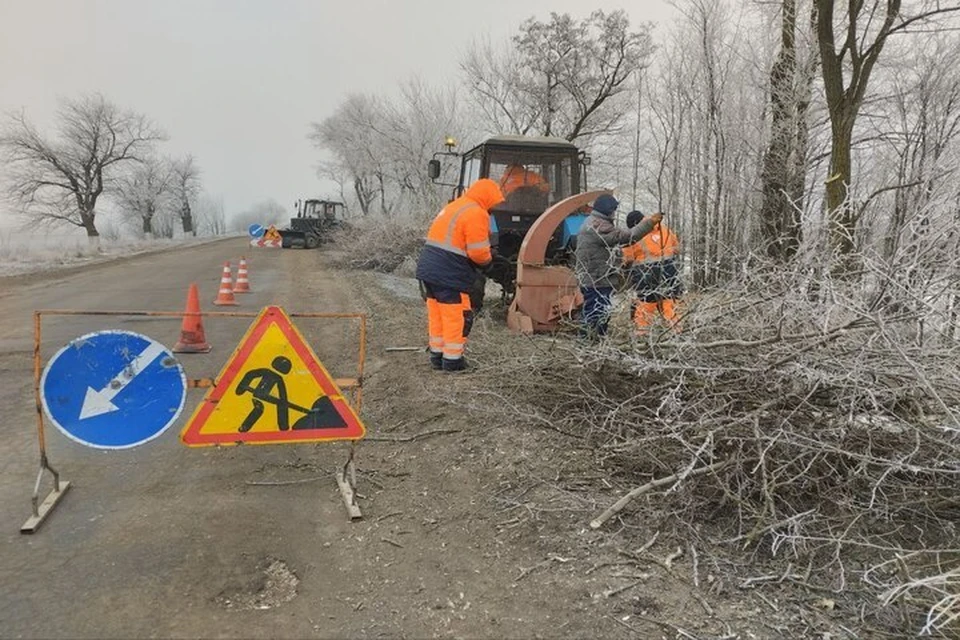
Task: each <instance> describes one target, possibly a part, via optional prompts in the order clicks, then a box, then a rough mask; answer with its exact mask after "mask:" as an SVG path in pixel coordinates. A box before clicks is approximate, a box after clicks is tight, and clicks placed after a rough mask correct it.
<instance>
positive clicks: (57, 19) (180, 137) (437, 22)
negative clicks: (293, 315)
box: [0, 0, 672, 215]
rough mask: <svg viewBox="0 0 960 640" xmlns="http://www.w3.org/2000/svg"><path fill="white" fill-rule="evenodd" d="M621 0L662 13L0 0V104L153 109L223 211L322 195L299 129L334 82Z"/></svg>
mask: <svg viewBox="0 0 960 640" xmlns="http://www.w3.org/2000/svg"><path fill="white" fill-rule="evenodd" d="M620 7H624V8H626V9H627V10H628V12H629V13H630V15H631V22H633V23H636V22H639V21H648V20H649V21H653V22H657V23H660V24H662V23H664V22H665V21H666V20H668V19H669V16H670V15H671V12H672V9H670V8H669V7H668V6H667V4H666V2H665V1H664V0H632V1H629V2H628V1H626V0H621V1H620V2H607V1H605V0H521V1H515V0H482V1H480V2H473V3H467V2H464V1H462V0H456V1H449V0H448V1H446V2H442V1H440V0H381V1H372V0H335V1H329V0H256V1H255V0H216V1H215V0H149V1H148V0H42V1H41V0H0V111H2V112H9V111H11V110H19V109H21V108H22V109H25V110H26V112H27V115H28V117H29V118H30V119H32V120H33V121H34V122H36V123H37V124H39V125H41V126H42V127H47V126H49V124H50V122H51V118H52V115H53V112H54V111H55V109H56V106H57V99H58V97H62V96H67V97H72V96H76V95H79V94H81V93H84V92H100V93H102V94H104V96H106V97H107V98H108V99H110V100H112V101H114V102H116V103H117V104H118V105H121V106H124V107H129V108H132V109H134V110H137V111H140V112H142V113H145V114H147V115H149V116H150V117H151V118H153V119H154V120H155V121H156V122H157V123H158V124H159V125H160V126H161V127H162V128H163V129H164V130H165V132H166V133H167V134H168V136H169V138H170V140H169V142H167V143H166V144H165V150H166V151H167V152H168V153H171V154H182V153H186V152H190V153H193V154H194V155H195V156H196V157H197V160H198V161H199V164H200V166H201V168H202V170H203V179H204V186H205V188H206V189H207V191H208V192H210V193H212V194H215V195H222V196H223V198H224V201H225V204H226V208H227V212H228V215H229V214H230V213H231V212H235V211H239V210H242V209H245V208H247V207H249V206H250V205H251V204H253V203H254V202H256V201H258V200H263V199H265V198H274V199H276V200H278V201H280V202H281V203H282V204H284V205H290V204H291V203H292V202H293V201H294V200H295V199H297V198H299V197H304V196H322V195H333V192H332V191H329V185H326V184H324V183H322V182H321V181H320V180H319V179H318V178H317V177H316V174H315V166H316V163H317V161H318V160H319V158H320V155H319V152H318V151H317V150H315V149H314V148H313V147H312V146H311V145H310V143H309V142H308V141H307V139H306V134H307V132H308V127H309V123H310V122H312V121H319V120H322V119H323V118H324V117H325V116H327V115H329V114H330V113H332V112H333V110H334V109H335V108H336V106H337V104H338V103H339V102H340V101H341V100H342V99H343V98H344V96H346V95H347V94H348V93H350V92H357V91H364V92H391V91H393V90H394V89H395V87H396V84H397V82H398V81H399V80H403V79H406V78H409V77H410V76H412V75H419V76H420V77H422V78H423V79H424V80H426V81H428V82H440V81H443V80H445V79H452V78H454V77H455V76H456V74H457V63H458V60H459V58H460V55H461V53H462V51H463V50H464V48H465V46H466V45H467V44H468V43H469V42H470V41H471V40H472V39H474V38H476V37H478V36H483V35H489V36H490V37H492V38H493V39H497V38H506V37H507V36H509V35H510V34H512V33H513V32H514V31H515V30H516V28H517V26H518V25H519V23H520V22H521V21H522V20H523V19H525V18H527V17H529V16H532V15H533V16H537V17H539V18H545V17H547V16H548V15H549V13H550V11H557V12H569V13H571V14H573V15H574V16H577V17H583V16H586V15H587V14H589V13H590V11H592V10H593V9H598V8H599V9H605V10H612V9H617V8H620ZM438 143H439V141H438ZM0 170H2V167H0Z"/></svg>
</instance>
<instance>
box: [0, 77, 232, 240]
mask: <svg viewBox="0 0 960 640" xmlns="http://www.w3.org/2000/svg"><path fill="white" fill-rule="evenodd" d="M56 123H57V124H56V130H55V132H41V131H40V130H38V129H37V127H36V126H35V125H34V124H33V123H32V122H31V121H30V120H29V119H28V118H27V116H26V114H25V113H22V112H21V113H17V114H12V115H10V116H9V117H8V119H7V121H6V122H5V123H4V125H3V126H2V128H0V159H2V161H3V166H4V170H5V171H4V173H5V178H6V179H5V181H4V188H5V190H6V194H7V196H8V198H9V199H10V200H11V201H12V202H13V204H14V206H15V208H16V210H17V211H18V212H19V213H21V214H23V215H25V216H27V217H28V218H29V219H30V220H32V221H35V222H40V223H43V222H46V223H62V224H70V225H74V226H77V227H80V228H82V229H84V230H85V231H86V233H87V236H88V237H89V238H90V239H91V241H94V242H96V241H98V239H99V237H100V230H99V229H98V227H97V215H98V213H99V211H100V210H101V209H102V207H103V205H104V203H105V202H109V203H110V204H111V205H112V206H113V207H114V208H116V209H118V210H119V212H120V214H121V217H122V219H123V220H124V221H126V222H129V223H130V224H132V225H133V228H134V231H135V232H138V233H140V234H142V235H143V236H145V237H148V238H151V237H173V235H174V234H175V233H177V232H180V233H183V234H185V235H197V233H201V234H213V235H216V234H222V233H224V232H225V231H226V218H225V215H224V211H223V203H222V200H218V199H216V198H212V197H211V196H208V195H206V194H203V192H202V189H201V182H200V168H199V166H198V165H197V162H196V160H195V159H194V157H193V156H192V155H189V154H188V155H186V156H183V157H179V158H172V157H169V156H165V155H163V154H162V153H161V152H160V149H159V145H160V143H161V142H163V141H164V140H165V139H166V136H165V135H164V133H163V132H162V131H161V130H160V129H159V128H158V127H157V126H156V125H155V124H154V123H153V122H151V121H150V120H149V119H148V118H147V117H146V116H145V115H142V114H139V113H135V112H133V111H130V110H126V109H122V108H121V107H118V106H117V105H115V104H113V103H112V102H110V101H109V100H107V99H106V98H104V97H103V96H102V95H99V94H92V95H85V96H81V97H79V98H76V99H67V100H63V101H61V104H60V108H59V110H58V112H57V116H56Z"/></svg>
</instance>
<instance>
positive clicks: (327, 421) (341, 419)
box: [180, 307, 365, 446]
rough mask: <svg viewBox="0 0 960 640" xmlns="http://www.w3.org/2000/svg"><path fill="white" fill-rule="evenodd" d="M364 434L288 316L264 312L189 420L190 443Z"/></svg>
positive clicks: (185, 438) (186, 436)
mask: <svg viewBox="0 0 960 640" xmlns="http://www.w3.org/2000/svg"><path fill="white" fill-rule="evenodd" d="M364 433H365V429H364V427H363V424H361V422H360V418H359V417H357V414H356V413H355V412H354V411H353V409H352V408H351V407H350V405H349V404H348V403H347V401H346V400H345V399H344V397H343V392H341V391H340V389H339V388H338V387H337V385H336V383H335V382H334V381H333V378H331V377H330V374H329V373H328V372H327V370H326V369H325V368H324V366H323V365H322V364H321V363H320V360H319V359H318V358H317V356H316V355H315V354H314V353H313V350H312V349H311V348H310V346H309V345H308V344H307V342H306V341H305V340H304V339H303V336H302V335H301V334H300V332H299V331H298V330H297V328H296V327H295V326H293V323H292V322H291V321H290V318H289V317H287V314H285V313H284V312H283V309H281V308H280V307H266V308H265V309H264V310H263V311H261V312H260V315H259V316H257V319H256V320H255V321H254V323H253V324H252V325H250V328H249V329H247V333H246V335H244V336H243V339H242V340H241V341H240V345H239V346H238V347H237V348H236V350H235V351H234V352H233V355H232V356H231V357H230V359H229V360H228V361H227V364H226V365H225V366H224V367H223V370H222V371H221V372H220V375H219V376H217V381H216V384H215V385H214V387H213V388H212V389H210V391H209V392H208V393H207V395H206V397H205V398H204V399H203V401H202V402H201V403H200V405H199V406H198V407H197V409H196V411H194V412H193V415H192V416H191V417H190V421H189V422H188V423H187V425H186V426H185V427H184V428H183V431H182V432H181V433H180V439H181V440H182V441H183V442H184V444H187V445H190V446H205V445H213V444H240V443H243V442H245V443H250V444H274V443H291V442H320V441H326V440H359V439H360V438H362V437H363V436H364Z"/></svg>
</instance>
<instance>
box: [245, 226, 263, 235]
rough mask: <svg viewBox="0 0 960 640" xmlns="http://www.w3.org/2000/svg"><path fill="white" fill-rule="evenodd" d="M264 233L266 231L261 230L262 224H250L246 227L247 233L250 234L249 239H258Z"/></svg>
mask: <svg viewBox="0 0 960 640" xmlns="http://www.w3.org/2000/svg"><path fill="white" fill-rule="evenodd" d="M265 232H266V229H264V228H263V225H262V224H252V225H250V226H249V227H247V233H249V234H250V237H251V238H259V237H260V236H262V235H263V234H264V233H265Z"/></svg>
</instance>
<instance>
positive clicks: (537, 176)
mask: <svg viewBox="0 0 960 640" xmlns="http://www.w3.org/2000/svg"><path fill="white" fill-rule="evenodd" d="M454 146H456V142H455V141H454V140H453V139H451V138H448V139H447V141H446V147H447V150H446V151H440V152H437V153H435V154H434V157H433V159H432V160H431V161H430V163H429V166H428V173H429V175H430V177H431V178H432V179H433V180H434V181H435V182H437V181H438V179H439V178H440V176H441V173H442V166H441V160H440V157H443V156H453V157H456V158H458V159H459V160H460V175H459V180H458V181H457V182H456V183H444V182H438V184H444V185H446V186H450V187H453V194H452V195H453V197H454V198H456V197H458V196H460V195H461V194H462V193H463V192H464V190H465V189H466V188H467V187H468V186H470V185H471V184H473V183H474V182H476V181H477V180H479V179H480V178H490V179H491V180H493V181H495V182H497V184H499V185H500V188H501V190H502V191H503V193H504V196H505V198H506V200H505V201H504V202H503V203H501V204H500V205H498V206H496V207H494V208H493V209H492V210H491V211H490V244H491V246H492V247H493V248H494V265H493V267H492V268H491V269H490V271H489V272H488V275H487V277H489V278H490V279H492V280H494V281H495V282H497V283H498V284H499V285H500V286H501V287H502V290H503V296H504V300H505V301H508V302H509V303H510V310H509V312H508V316H507V324H508V326H510V328H511V329H513V330H515V331H522V332H525V333H532V332H535V331H537V332H539V331H552V330H554V329H556V328H557V326H558V324H559V322H560V320H561V319H562V318H563V317H565V316H569V315H570V314H572V313H573V312H574V311H575V310H576V309H577V308H578V307H579V306H580V304H581V303H582V298H581V297H580V293H579V289H578V287H577V282H576V278H575V277H574V274H573V271H572V270H571V266H572V264H573V251H574V249H575V248H576V238H577V232H578V231H579V230H580V226H581V225H582V224H583V221H584V220H585V219H586V216H587V215H588V213H589V203H590V202H593V200H594V198H596V197H597V196H598V195H600V194H601V193H606V192H605V191H597V192H592V193H584V192H585V191H586V188H587V167H588V166H589V164H590V158H589V156H587V155H586V153H585V152H583V151H580V150H579V149H578V148H577V147H576V145H574V144H572V143H570V142H568V141H566V140H563V139H561V138H549V137H529V136H512V135H503V136H495V137H492V138H489V139H487V140H486V141H484V142H483V143H481V144H479V145H477V146H476V147H473V148H472V149H470V150H469V151H467V152H466V153H463V154H459V153H456V152H454V151H453V147H454ZM485 285H486V278H485V277H484V276H479V277H478V280H477V284H476V287H475V292H474V294H473V295H471V299H472V300H473V306H474V308H475V309H477V308H479V307H480V305H481V304H482V295H483V294H482V292H483V289H484V287H485Z"/></svg>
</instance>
